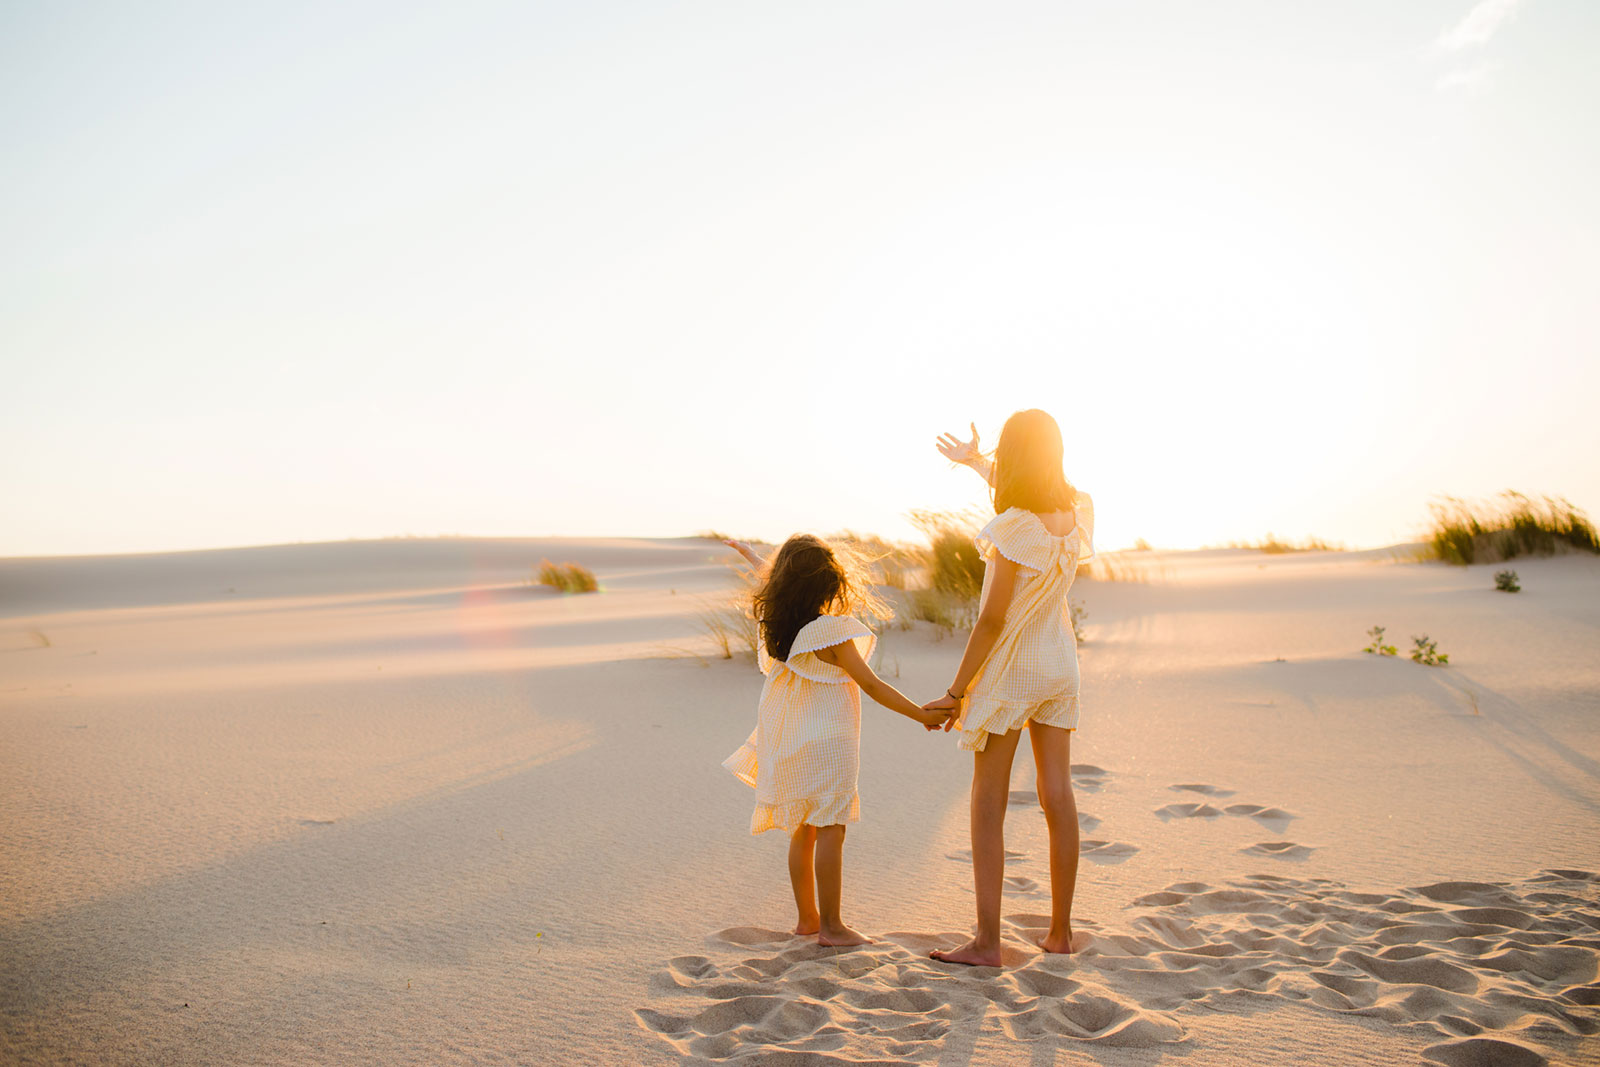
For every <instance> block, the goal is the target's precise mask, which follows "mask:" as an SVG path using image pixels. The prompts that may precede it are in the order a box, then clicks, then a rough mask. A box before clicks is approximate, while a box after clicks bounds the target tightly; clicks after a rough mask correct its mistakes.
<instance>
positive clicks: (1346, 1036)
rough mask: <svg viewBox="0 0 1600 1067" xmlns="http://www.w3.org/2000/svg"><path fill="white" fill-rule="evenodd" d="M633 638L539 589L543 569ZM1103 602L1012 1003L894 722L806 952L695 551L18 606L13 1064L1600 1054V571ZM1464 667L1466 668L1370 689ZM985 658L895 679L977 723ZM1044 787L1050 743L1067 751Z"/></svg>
mask: <svg viewBox="0 0 1600 1067" xmlns="http://www.w3.org/2000/svg"><path fill="white" fill-rule="evenodd" d="M543 557H550V558H553V559H569V558H570V559H576V560H578V561H580V562H584V563H586V564H588V565H589V566H591V567H593V568H594V570H595V571H596V572H597V573H598V574H599V576H600V578H601V580H602V583H603V585H604V587H605V592H603V593H601V594H599V595H597V596H582V597H561V596H557V595H554V594H552V593H550V592H549V591H546V590H538V589H532V588H528V587H526V586H525V585H524V584H522V583H523V582H524V581H525V579H526V577H527V574H528V572H529V570H530V569H531V567H532V566H533V565H534V564H536V563H537V562H538V560H539V559H540V558H543ZM1142 563H1143V565H1144V566H1145V567H1146V568H1147V570H1148V571H1149V573H1148V574H1147V578H1148V580H1147V581H1144V582H1135V583H1108V582H1105V581H1100V582H1088V583H1085V584H1084V585H1083V586H1082V587H1081V590H1080V591H1079V593H1080V595H1081V597H1082V599H1083V600H1084V601H1085V603H1086V604H1087V606H1088V608H1089V611H1090V617H1089V618H1090V621H1089V639H1088V641H1087V643H1086V644H1085V646H1084V650H1083V665H1084V677H1085V684H1086V699H1087V704H1086V709H1085V717H1084V723H1083V729H1082V730H1080V732H1079V734H1078V735H1077V736H1076V738H1075V740H1074V759H1075V760H1076V761H1077V762H1075V764H1074V766H1073V780H1074V784H1075V787H1076V791H1077V794H1078V802H1079V811H1080V815H1079V821H1080V827H1081V829H1082V831H1083V842H1082V853H1083V858H1084V863H1083V864H1082V869H1081V876H1080V888H1079V897H1078V906H1077V909H1076V914H1077V916H1078V919H1079V924H1080V926H1081V927H1082V928H1083V929H1084V930H1086V931H1088V932H1090V933H1092V934H1093V935H1094V943H1093V945H1092V947H1091V948H1090V949H1089V950H1088V951H1086V952H1084V953H1083V954H1081V955H1079V956H1077V957H1071V958H1065V957H1053V956H1044V955H1041V954H1040V953H1039V952H1038V951H1037V949H1036V948H1034V947H1033V946H1032V941H1031V939H1032V938H1034V937H1036V936H1038V934H1039V933H1041V932H1042V930H1043V928H1044V924H1045V921H1046V918H1045V912H1046V911H1047V910H1048V906H1049V885H1048V873H1047V869H1046V864H1045V857H1046V848H1045V838H1044V828H1043V817H1042V813H1041V812H1040V810H1039V807H1038V799H1037V792H1036V790H1035V788H1034V782H1033V776H1032V771H1031V767H1030V765H1029V758H1028V756H1027V754H1026V751H1024V752H1023V753H1020V754H1019V760H1018V768H1017V772H1016V775H1015V778H1014V780H1013V783H1012V790H1013V791H1012V795H1011V807H1010V815H1009V819H1008V825H1007V840H1006V848H1007V852H1006V860H1007V862H1006V878H1007V881H1006V885H1007V901H1006V911H1005V930H1006V941H1005V959H1006V967H1005V968H1002V969H987V970H963V969H959V968H955V967H952V966H949V965H944V964H938V963H935V962H933V961H931V960H929V959H928V958H927V957H926V953H927V951H928V950H929V949H931V948H934V947H940V946H950V945H953V944H955V943H957V942H958V941H959V940H960V939H961V938H962V937H963V936H964V935H965V934H966V932H967V930H968V929H969V927H968V924H969V923H970V921H971V901H972V895H971V893H972V891H971V886H970V868H969V862H970V860H969V857H970V852H969V850H968V841H967V839H966V789H967V773H968V769H969V766H970V764H969V760H968V759H967V758H966V757H965V756H964V755H963V754H961V753H959V752H958V751H956V750H955V749H954V747H953V745H952V744H951V743H950V740H949V738H946V737H943V736H942V735H941V736H939V737H930V736H928V735H924V734H922V733H921V732H920V731H916V730H915V729H913V728H908V727H906V726H905V725H904V724H903V722H902V721H901V720H898V719H896V718H895V717H893V716H891V715H889V714H888V713H881V714H875V713H874V712H872V711H871V710H870V709H869V710H868V712H867V714H866V716H865V722H864V725H863V764H862V765H863V771H862V791H863V821H862V822H861V823H860V824H859V825H858V826H856V827H853V828H852V830H851V832H850V841H849V844H848V845H847V849H846V864H847V868H846V903H847V913H846V914H847V918H849V919H851V920H852V921H853V922H854V923H855V925H857V926H858V927H860V928H862V929H864V930H866V931H867V932H869V933H872V934H874V935H875V936H876V937H878V938H879V941H878V943H876V944H873V945H870V946H866V947H864V948H861V949H856V950H827V949H820V948H818V947H817V946H816V945H815V944H814V943H810V942H807V941H805V940H804V939H795V938H792V937H790V936H788V935H787V934H786V933H784V932H783V931H784V930H785V929H786V925H787V924H788V923H790V922H792V917H791V916H790V915H789V914H788V910H789V908H790V907H791V905H790V904H789V903H788V901H787V895H788V894H787V884H786V880H785V877H784V872H783V847H782V842H780V841H777V840H774V839H772V838H771V837H770V836H769V837H768V838H761V839H752V838H750V837H749V835H748V834H746V833H745V832H744V827H745V826H746V824H747V819H748V804H749V795H748V790H746V789H744V788H743V787H741V786H739V785H738V784H737V783H736V782H734V781H733V780H732V779H731V778H730V777H728V776H727V775H726V774H725V773H724V772H722V771H721V770H720V769H719V767H718V763H719V761H720V760H721V758H722V757H723V756H725V755H726V754H727V752H728V751H731V749H732V748H733V747H734V746H735V745H736V744H737V743H738V742H739V741H740V740H741V739H742V738H743V736H744V734H745V733H746V732H748V729H749V724H750V721H751V716H752V715H753V709H754V703H755V695H756V692H757V690H758V689H759V677H758V676H757V675H756V673H755V671H754V669H753V667H752V666H751V665H750V664H749V663H748V662H746V661H744V660H742V659H734V660H721V659H717V658H715V655H716V654H715V653H714V652H712V651H711V649H710V646H709V644H708V642H707V641H706V639H705V638H704V636H703V635H701V634H700V633H699V632H698V630H697V625H696V615H697V613H699V612H701V611H703V610H705V608H706V607H707V606H708V605H710V604H713V603H715V602H716V598H717V597H719V596H722V595H725V594H726V593H727V591H728V590H730V589H731V584H730V580H729V577H728V570H727V568H726V566H725V560H724V553H723V552H722V550H721V549H720V548H719V547H718V546H716V545H714V544H712V543H709V542H705V541H696V540H681V541H666V542H652V541H596V542H582V541H575V542H541V541H472V540H466V539H463V540H457V541H440V542H427V541H397V542H382V543H376V544H365V545H363V544H359V543H351V544H339V545H325V546H318V545H304V546H280V547H274V548H263V549H242V550H230V551H228V552H221V553H178V554H173V555H169V556H149V557H124V558H101V559H77V560H5V561H0V620H3V621H0V789H3V792H0V795H3V797H4V800H5V804H6V818H5V819H4V820H0V1004H3V1005H4V1008H5V1010H4V1012H3V1013H0V1059H3V1060H4V1061H5V1062H17V1063H32V1062H37V1063H60V1062H82V1063H150V1062H161V1063H178V1064H182V1063H195V1064H215V1063H230V1062H252V1063H282V1064H291V1063H292V1064H303V1063H330V1064H332V1063H341V1064H342V1063H350V1062H384V1063H416V1064H434V1063H499V1062H505V1063H539V1064H546V1063H549V1064H594V1063H606V1064H612V1063H616V1064H636V1063H637V1064H645V1063H671V1062H723V1061H727V1062H751V1061H753V1062H760V1063H788V1064H828V1063H839V1062H851V1063H929V1064H933V1063H938V1064H945V1065H952V1064H955V1065H965V1064H985V1065H987V1064H1000V1065H1007V1064H1029V1065H1033V1064H1042V1063H1056V1064H1074V1063H1082V1064H1091V1063H1094V1064H1102V1065H1105V1064H1113V1065H1114V1064H1128V1065H1133V1064H1146V1063H1152V1062H1155V1061H1156V1060H1158V1059H1160V1058H1162V1057H1164V1056H1166V1055H1168V1054H1171V1053H1177V1054H1179V1055H1181V1056H1185V1057H1187V1056H1194V1057H1197V1058H1196V1059H1195V1061H1194V1062H1197V1063H1198V1062H1205V1063H1223V1064H1238V1065H1245V1064H1258V1063H1263V1062H1290V1061H1295V1062H1306V1063H1362V1064H1386V1065H1387V1064H1393V1063H1397V1062H1401V1063H1403V1062H1440V1063H1445V1064H1449V1065H1453V1067H1454V1065H1466V1064H1477V1063H1490V1064H1502V1063H1511V1064H1515V1063H1542V1062H1550V1063H1582V1062H1595V1061H1596V1060H1597V1058H1600V1057H1597V1056H1596V1054H1595V1051H1594V1050H1595V1049H1596V1047H1600V1046H1597V1042H1600V1035H1597V1034H1596V1032H1595V1031H1596V1029H1597V1027H1600V983H1597V976H1596V961H1597V960H1600V881H1597V879H1596V875H1595V874H1594V873H1593V872H1595V871H1596V869H1597V867H1596V853H1595V848H1594V844H1593V842H1594V840H1595V839H1596V837H1597V831H1600V722H1597V720H1596V709H1597V708H1600V657H1597V656H1596V655H1595V652H1594V650H1595V648H1597V647H1600V643H1597V638H1600V562H1597V561H1595V560H1592V559H1582V558H1577V557H1567V558H1557V559H1550V560H1533V561H1520V560H1519V561H1518V568H1517V569H1518V572H1519V574H1520V575H1521V576H1522V581H1523V586H1524V592H1522V593H1519V594H1516V595H1515V596H1509V595H1506V594H1501V593H1496V592H1494V591H1493V590H1492V582H1491V580H1490V573H1491V570H1492V568H1482V567H1478V568H1467V569H1450V568H1444V567H1439V566H1424V565H1419V564H1413V563H1404V562H1396V561H1395V560H1394V556H1393V554H1391V553H1351V554H1338V553H1312V554H1304V555H1297V556H1280V557H1265V556H1261V555H1258V554H1254V553H1248V552H1209V553H1192V554H1166V555H1159V556H1148V557H1145V558H1144V559H1143V561H1142ZM1373 624H1381V625H1386V626H1388V627H1389V628H1390V635H1391V637H1398V638H1400V639H1401V643H1402V644H1405V643H1409V636H1410V635H1411V634H1413V633H1424V632H1425V633H1428V634H1429V635H1430V636H1432V637H1433V638H1435V639H1437V640H1438V641H1439V643H1440V647H1441V648H1442V649H1444V650H1445V651H1448V652H1449V653H1450V655H1451V666H1450V667H1449V668H1446V669H1434V668H1428V667H1423V666H1420V665H1417V664H1414V663H1411V662H1409V661H1405V660H1403V659H1401V660H1380V659H1378V658H1376V657H1372V656H1367V655H1363V654H1362V653H1360V652H1359V651H1358V649H1359V648H1360V647H1361V645H1362V644H1363V643H1364V637H1365V631H1366V630H1367V628H1368V627H1370V626H1372V625H1373ZM959 651H960V643H959V640H958V639H940V637H939V635H938V634H937V633H936V632H935V631H931V630H926V629H923V628H921V627H919V628H916V629H913V630H911V631H901V630H898V629H894V628H891V629H889V630H888V631H886V632H885V634H884V635H883V638H882V641H881V644H880V652H879V654H878V657H877V664H878V667H879V669H880V670H881V671H882V672H884V673H885V674H886V675H888V676H889V677H891V679H893V680H894V681H895V682H896V684H897V685H900V686H901V687H902V688H903V689H905V690H906V691H908V692H910V693H912V694H921V693H927V694H930V695H931V694H933V693H936V692H937V691H938V690H939V689H940V688H941V687H942V686H943V685H944V683H945V682H946V681H947V680H948V675H949V672H950V670H951V669H952V666H953V663H954V660H955V658H956V657H957V656H958V655H959ZM1024 748H1025V746H1024Z"/></svg>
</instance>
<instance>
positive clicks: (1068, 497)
mask: <svg viewBox="0 0 1600 1067" xmlns="http://www.w3.org/2000/svg"><path fill="white" fill-rule="evenodd" d="M1064 451H1065V450H1064V448H1063V446H1062V443H1061V427H1059V426H1057V425H1056V420H1055V419H1052V418H1051V417H1050V416H1049V415H1048V414H1046V413H1045V412H1043V411H1040V410H1039V409H1038V408H1029V409H1028V410H1027V411H1019V412H1017V413H1016V414H1015V415H1013V416H1011V417H1010V418H1009V419H1007V420H1006V424H1005V427H1004V428H1003V429H1001V431H1000V443H999V444H998V445H997V446H995V450H994V511H995V514H996V515H998V514H1000V513H1001V512H1003V511H1005V510H1007V509H1008V508H1022V509H1023V510H1024V511H1031V512H1033V513H1034V514H1036V515H1047V514H1049V513H1050V512H1053V511H1070V510H1072V509H1073V508H1074V507H1075V506H1076V505H1077V502H1078V491H1077V490H1076V489H1074V488H1073V486H1072V483H1071V482H1069V481H1067V476H1066V475H1065V474H1063V473H1062V470H1061V464H1062V460H1063V458H1064Z"/></svg>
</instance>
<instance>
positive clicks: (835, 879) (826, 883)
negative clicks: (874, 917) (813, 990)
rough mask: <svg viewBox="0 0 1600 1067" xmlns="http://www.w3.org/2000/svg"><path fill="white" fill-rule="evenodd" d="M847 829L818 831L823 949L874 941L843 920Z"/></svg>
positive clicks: (837, 827)
mask: <svg viewBox="0 0 1600 1067" xmlns="http://www.w3.org/2000/svg"><path fill="white" fill-rule="evenodd" d="M843 887H844V825H843V824H836V825H834V826H819V827H817V897H818V899H819V900H820V902H821V904H822V929H821V930H820V931H819V932H818V933H817V944H819V945H865V944H867V943H868V942H870V941H871V940H872V938H870V937H867V936H865V935H863V934H858V933H856V932H855V931H854V930H852V929H850V928H849V927H848V926H846V925H845V924H844V920H842V919H840V918H839V898H840V897H841V896H842V895H843V892H844V888H843Z"/></svg>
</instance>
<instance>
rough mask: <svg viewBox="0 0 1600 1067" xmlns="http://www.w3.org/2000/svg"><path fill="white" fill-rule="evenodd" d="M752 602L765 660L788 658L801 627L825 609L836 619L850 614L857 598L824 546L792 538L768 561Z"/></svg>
mask: <svg viewBox="0 0 1600 1067" xmlns="http://www.w3.org/2000/svg"><path fill="white" fill-rule="evenodd" d="M753 599H754V607H755V616H756V622H757V623H759V624H760V626H761V641H762V643H763V644H764V645H765V646H766V649H767V655H769V656H771V657H772V658H773V659H788V658H789V649H790V648H791V647H792V646H793V645H794V638H795V635H796V634H798V633H799V632H800V628H801V627H802V626H804V625H805V624H806V623H808V622H810V621H811V620H813V619H815V618H817V617H818V616H819V615H821V614H822V613H823V610H824V609H825V608H827V607H829V606H830V605H831V606H832V607H834V609H835V613H836V614H849V613H850V612H851V611H852V610H853V609H854V606H855V605H854V601H855V600H856V599H858V595H857V594H856V592H855V588H854V585H853V583H852V582H851V578H850V572H849V570H848V569H847V568H846V567H845V566H844V565H843V564H842V563H841V562H840V561H839V559H838V557H837V556H835V555H834V552H833V549H832V548H830V547H829V546H828V544H827V543H826V542H825V541H823V540H822V539H820V538H817V537H813V536H811V535H810V534H795V535H794V536H793V537H791V538H789V540H787V541H785V542H784V543H783V547H782V548H780V549H778V554H777V555H775V556H773V557H772V565H771V567H770V568H769V569H768V571H767V575H766V579H765V580H764V581H763V582H762V583H761V585H760V587H759V588H757V589H756V591H755V595H754V598H753Z"/></svg>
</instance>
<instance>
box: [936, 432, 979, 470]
mask: <svg viewBox="0 0 1600 1067" xmlns="http://www.w3.org/2000/svg"><path fill="white" fill-rule="evenodd" d="M968 425H969V428H970V429H971V430H972V440H970V441H963V440H961V438H959V437H957V436H955V435H954V434H948V433H942V434H940V435H939V440H938V441H937V442H935V445H936V447H937V448H938V449H939V454H940V455H941V456H943V457H944V458H945V459H948V460H949V461H950V462H951V463H964V464H965V463H971V462H972V461H973V460H975V459H979V458H981V457H982V456H983V452H982V451H981V450H980V449H979V448H978V424H977V423H975V422H974V423H970V424H968Z"/></svg>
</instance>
